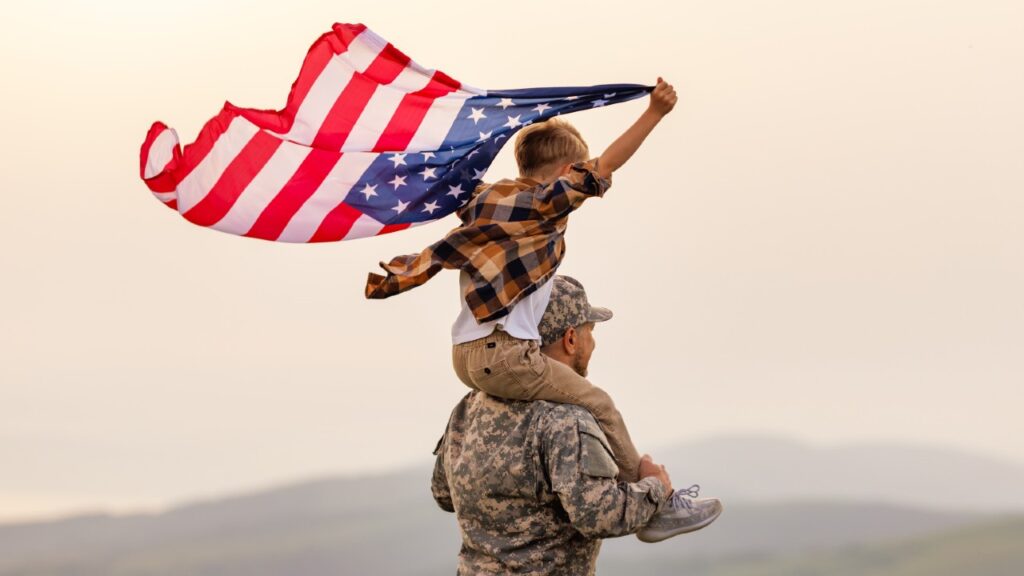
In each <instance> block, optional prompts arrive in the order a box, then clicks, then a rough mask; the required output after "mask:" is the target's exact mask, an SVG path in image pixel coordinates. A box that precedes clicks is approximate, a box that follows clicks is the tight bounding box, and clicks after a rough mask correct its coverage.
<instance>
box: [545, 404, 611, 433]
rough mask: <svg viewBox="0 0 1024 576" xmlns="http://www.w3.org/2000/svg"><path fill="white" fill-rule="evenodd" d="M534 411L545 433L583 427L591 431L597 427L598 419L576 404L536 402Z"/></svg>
mask: <svg viewBox="0 0 1024 576" xmlns="http://www.w3.org/2000/svg"><path fill="white" fill-rule="evenodd" d="M532 404H534V410H535V413H536V416H537V419H538V422H539V423H540V427H541V429H542V430H543V431H547V432H551V431H555V430H561V429H566V428H571V429H574V430H575V429H576V428H578V427H580V426H581V425H582V426H583V427H584V428H587V429H589V428H590V427H591V425H592V426H593V427H597V426H598V424H597V419H595V418H594V415H593V414H591V413H590V410H587V409H586V408H584V407H582V406H577V405H575V404H563V403H560V402H549V401H547V400H535V401H533V402H532Z"/></svg>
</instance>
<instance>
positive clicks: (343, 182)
mask: <svg viewBox="0 0 1024 576" xmlns="http://www.w3.org/2000/svg"><path fill="white" fill-rule="evenodd" d="M375 157H376V155H375V154H365V153H349V154H343V155H341V159H340V160H339V161H338V162H337V163H335V165H334V167H333V168H332V169H331V171H330V173H329V174H328V175H327V177H326V178H324V180H323V182H321V183H320V186H319V187H318V188H317V189H316V191H315V192H313V194H312V195H311V196H310V197H309V199H307V200H306V202H305V203H303V204H302V207H300V208H299V209H298V210H297V211H296V212H295V215H294V216H292V217H291V219H290V220H289V221H288V225H287V226H285V228H284V230H282V231H281V234H280V235H278V237H277V240H278V241H281V242H308V241H309V239H310V237H312V236H313V234H314V233H315V232H316V231H317V229H318V228H319V227H320V223H321V222H323V221H324V219H325V218H326V217H327V215H328V214H329V213H330V212H331V211H332V210H333V209H334V208H335V207H336V206H338V205H339V204H341V203H343V202H344V201H345V198H346V197H347V196H348V194H349V191H351V190H352V186H353V185H355V183H356V182H358V181H359V178H360V177H361V176H362V175H363V173H364V172H366V169H367V168H369V167H370V164H371V163H373V160H374V159H375Z"/></svg>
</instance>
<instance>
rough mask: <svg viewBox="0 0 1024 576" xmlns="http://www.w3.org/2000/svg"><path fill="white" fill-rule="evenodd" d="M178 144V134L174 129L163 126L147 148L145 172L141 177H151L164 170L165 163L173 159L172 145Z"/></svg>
mask: <svg viewBox="0 0 1024 576" xmlns="http://www.w3.org/2000/svg"><path fill="white" fill-rule="evenodd" d="M177 144H178V135H177V134H175V133H174V130H171V129H170V128H165V129H164V130H163V131H162V132H160V135H159V136H157V137H156V139H155V140H153V143H152V145H151V146H150V147H149V149H148V150H147V153H148V154H147V157H146V173H145V174H144V175H143V178H147V179H148V178H152V177H153V176H156V175H157V174H159V173H161V172H163V171H164V168H166V167H167V164H168V163H170V161H171V160H173V159H174V147H175V146H176V145H177Z"/></svg>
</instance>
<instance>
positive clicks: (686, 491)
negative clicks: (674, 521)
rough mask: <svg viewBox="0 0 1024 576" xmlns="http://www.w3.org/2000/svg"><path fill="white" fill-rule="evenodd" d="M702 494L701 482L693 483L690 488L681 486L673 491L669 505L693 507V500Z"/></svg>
mask: <svg viewBox="0 0 1024 576" xmlns="http://www.w3.org/2000/svg"><path fill="white" fill-rule="evenodd" d="M698 496H700V484H693V485H692V486H690V487H689V488H680V489H678V490H676V491H675V492H673V493H672V498H670V499H669V505H670V506H672V507H673V508H690V509H692V508H693V500H691V498H697V497H698Z"/></svg>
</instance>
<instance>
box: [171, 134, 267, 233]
mask: <svg viewBox="0 0 1024 576" xmlns="http://www.w3.org/2000/svg"><path fill="white" fill-rule="evenodd" d="M257 132H259V129H258V128H256V126H254V125H253V124H252V122H249V121H248V120H246V119H245V118H242V117H241V116H236V117H235V119H234V120H232V121H231V124H230V125H229V126H228V129H227V130H225V131H224V133H223V134H221V135H220V137H218V138H217V142H216V143H214V145H213V148H212V149H211V150H210V152H209V154H207V155H206V158H203V160H202V162H200V163H199V165H198V166H196V167H195V169H194V170H192V172H190V173H189V175H188V176H186V177H185V179H184V180H182V181H181V183H180V184H178V212H180V213H182V214H184V213H185V212H188V211H189V209H191V208H192V207H193V206H195V205H196V204H198V203H199V201H200V200H202V199H203V198H204V197H205V196H206V195H207V194H208V193H209V192H210V189H212V188H213V186H214V185H215V184H216V183H217V180H219V179H220V177H221V175H222V174H224V170H225V169H227V167H228V165H229V164H231V161H232V160H234V159H235V157H236V156H238V153H239V152H241V151H242V148H245V145H246V144H248V143H249V140H252V137H253V136H255V135H256V133H257Z"/></svg>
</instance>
